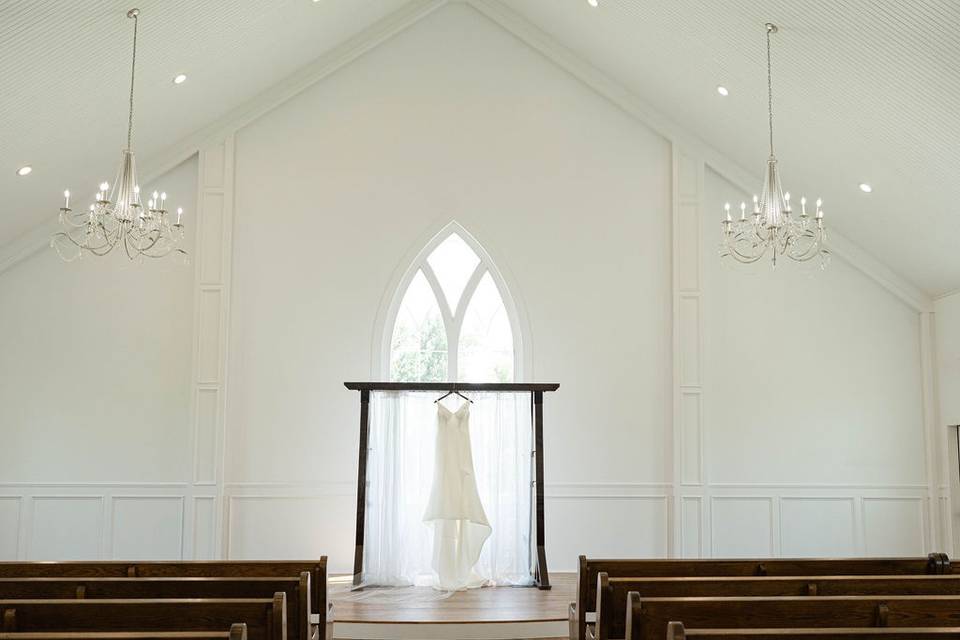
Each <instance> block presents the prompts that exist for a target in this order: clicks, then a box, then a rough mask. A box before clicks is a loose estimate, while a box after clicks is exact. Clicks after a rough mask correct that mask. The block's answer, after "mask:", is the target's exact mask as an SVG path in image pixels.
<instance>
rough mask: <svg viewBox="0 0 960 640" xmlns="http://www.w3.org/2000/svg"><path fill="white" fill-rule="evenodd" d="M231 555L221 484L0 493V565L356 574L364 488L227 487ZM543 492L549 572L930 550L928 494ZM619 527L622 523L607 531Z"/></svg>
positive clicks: (570, 486)
mask: <svg viewBox="0 0 960 640" xmlns="http://www.w3.org/2000/svg"><path fill="white" fill-rule="evenodd" d="M224 493H225V500H224V503H223V514H222V515H223V518H224V522H225V523H226V532H225V536H224V539H225V540H224V544H225V546H224V547H223V553H221V550H220V548H219V547H218V544H217V542H218V537H217V534H216V522H217V517H218V515H219V514H218V512H217V498H216V487H209V486H196V485H193V486H191V485H190V484H188V483H153V484H137V483H130V484H97V483H78V484H30V483H24V484H18V483H9V484H0V560H74V559H104V560H106V559H171V560H173V559H190V558H195V559H211V558H217V557H226V558H232V559H244V558H247V559H253V558H268V559H269V558H294V557H301V558H302V557H316V556H319V555H328V556H329V557H330V562H331V566H330V568H331V571H332V572H349V571H350V570H351V569H352V566H351V565H352V559H353V536H354V516H355V509H356V496H355V485H354V484H353V483H352V482H348V483H327V484H323V485H318V486H304V485H297V484H277V483H232V484H229V483H228V484H227V485H225V487H224ZM680 493H681V495H680V500H679V505H680V507H679V508H680V509H681V512H680V513H679V514H676V516H675V515H674V514H672V513H671V511H670V510H671V508H672V506H671V505H672V504H674V501H673V500H672V499H671V498H672V497H673V491H672V487H671V485H670V484H668V483H597V484H593V483H553V484H548V485H547V486H546V540H547V552H548V554H549V557H548V559H549V567H550V569H551V570H552V571H572V570H574V569H575V568H576V558H577V556H578V555H580V554H587V555H593V556H635V557H666V556H667V555H668V554H669V548H670V547H669V543H670V540H671V535H672V534H673V531H672V527H673V526H677V527H679V528H680V531H679V536H678V539H679V540H680V542H681V547H680V549H678V555H682V556H683V557H698V556H699V557H710V556H713V557H734V556H767V555H769V556H780V557H805V556H806V557H812V556H821V557H822V556H850V555H854V556H864V555H870V556H902V555H922V554H924V553H927V552H928V551H933V550H934V549H932V548H931V547H930V544H931V542H930V539H931V538H930V522H931V514H930V509H931V508H934V507H936V508H944V507H943V506H942V505H943V504H944V503H945V499H941V500H938V501H936V502H931V501H929V500H928V498H927V494H926V486H924V485H889V486H879V485H877V486H874V485H739V484H713V485H696V486H694V485H684V486H682V487H681V491H680ZM611 524H614V525H615V526H611Z"/></svg>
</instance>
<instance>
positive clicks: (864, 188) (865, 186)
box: [860, 182, 873, 193]
mask: <svg viewBox="0 0 960 640" xmlns="http://www.w3.org/2000/svg"><path fill="white" fill-rule="evenodd" d="M860 191H863V192H864V193H870V192H871V191H873V187H871V186H870V185H868V184H867V183H866V182H861V183H860Z"/></svg>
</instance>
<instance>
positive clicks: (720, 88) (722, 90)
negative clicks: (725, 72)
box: [717, 84, 730, 97]
mask: <svg viewBox="0 0 960 640" xmlns="http://www.w3.org/2000/svg"><path fill="white" fill-rule="evenodd" d="M717 93H719V94H720V95H722V96H723V97H727V96H728V95H730V92H729V91H728V90H727V88H726V87H725V86H723V85H722V84H718V85H717Z"/></svg>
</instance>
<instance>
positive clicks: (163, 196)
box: [160, 191, 167, 202]
mask: <svg viewBox="0 0 960 640" xmlns="http://www.w3.org/2000/svg"><path fill="white" fill-rule="evenodd" d="M166 199H167V192H166V191H164V192H163V193H161V194H160V202H163V201H164V200H166Z"/></svg>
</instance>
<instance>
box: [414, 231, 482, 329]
mask: <svg viewBox="0 0 960 640" xmlns="http://www.w3.org/2000/svg"><path fill="white" fill-rule="evenodd" d="M427 263H428V264H429V265H430V268H431V269H433V273H434V274H435V275H436V276H437V281H438V282H440V288H441V289H442V290H443V295H444V297H445V298H446V299H447V303H448V304H449V305H450V313H451V314H454V313H456V312H457V303H458V302H459V300H460V296H461V295H463V288H464V287H465V286H467V280H469V279H470V276H472V275H473V272H474V270H475V269H476V268H477V265H478V264H480V258H479V257H477V254H476V253H474V252H473V249H471V248H470V245H468V244H467V243H466V242H464V240H463V238H461V237H460V236H458V235H457V234H455V233H452V234H450V235H449V236H448V237H447V239H446V240H444V241H443V242H441V243H440V244H439V245H438V246H437V248H436V249H434V250H433V252H432V253H431V254H430V257H429V258H427Z"/></svg>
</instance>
